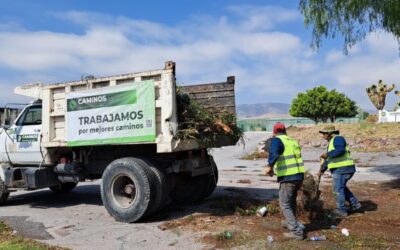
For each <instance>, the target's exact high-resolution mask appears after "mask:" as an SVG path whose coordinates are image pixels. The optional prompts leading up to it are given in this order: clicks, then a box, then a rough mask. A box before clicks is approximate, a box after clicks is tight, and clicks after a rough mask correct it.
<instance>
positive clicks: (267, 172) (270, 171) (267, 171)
mask: <svg viewBox="0 0 400 250" xmlns="http://www.w3.org/2000/svg"><path fill="white" fill-rule="evenodd" d="M263 173H264V175H269V176H271V177H272V176H273V175H274V170H273V168H272V167H271V166H266V167H265V168H264V172H263Z"/></svg>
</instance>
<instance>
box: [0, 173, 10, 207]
mask: <svg viewBox="0 0 400 250" xmlns="http://www.w3.org/2000/svg"><path fill="white" fill-rule="evenodd" d="M9 195H10V192H7V188H6V185H5V183H4V181H3V180H2V179H1V177H0V205H3V204H4V203H5V202H6V200H7V198H8V196H9Z"/></svg>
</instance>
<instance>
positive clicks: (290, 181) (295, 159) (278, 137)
mask: <svg viewBox="0 0 400 250" xmlns="http://www.w3.org/2000/svg"><path fill="white" fill-rule="evenodd" d="M273 132H274V137H273V138H272V141H271V146H270V148H269V157H268V166H267V167H266V168H265V170H264V174H265V175H270V176H273V173H274V172H275V174H276V176H277V177H278V182H279V205H280V207H281V210H282V213H283V215H284V216H285V219H286V221H283V223H282V226H283V227H284V228H286V229H288V230H290V232H289V233H284V236H285V237H288V238H293V239H297V240H303V239H304V238H305V236H304V228H305V227H304V225H303V224H301V223H300V222H299V221H297V219H296V198H297V192H298V191H299V190H300V188H301V185H302V182H303V180H304V164H303V160H302V158H301V148H300V146H299V144H298V143H297V141H295V140H293V139H292V138H290V137H289V136H287V135H286V128H285V125H283V124H282V123H276V124H275V126H274V129H273Z"/></svg>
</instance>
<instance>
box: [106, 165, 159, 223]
mask: <svg viewBox="0 0 400 250" xmlns="http://www.w3.org/2000/svg"><path fill="white" fill-rule="evenodd" d="M153 185H154V176H153V173H152V172H151V170H150V169H149V168H148V166H146V165H144V161H143V160H141V159H136V158H122V159H118V160H115V161H113V162H111V163H110V164H109V165H108V166H107V168H106V169H105V170H104V173H103V177H102V184H101V199H102V200H103V203H104V206H105V208H106V210H107V211H108V213H109V214H110V215H111V216H112V217H114V218H115V219H116V220H117V221H121V222H128V223H130V222H136V221H138V220H139V219H141V218H142V217H143V216H144V215H145V213H146V211H147V210H148V209H149V205H150V201H151V187H152V186H153Z"/></svg>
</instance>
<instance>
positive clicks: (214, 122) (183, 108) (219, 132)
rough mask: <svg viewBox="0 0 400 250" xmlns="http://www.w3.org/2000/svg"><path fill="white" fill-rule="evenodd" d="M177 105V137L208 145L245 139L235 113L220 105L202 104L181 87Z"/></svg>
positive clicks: (231, 143)
mask: <svg viewBox="0 0 400 250" xmlns="http://www.w3.org/2000/svg"><path fill="white" fill-rule="evenodd" d="M177 106H178V133H177V134H176V136H175V137H176V138H177V139H194V140H196V141H198V142H199V143H201V144H202V145H205V146H208V147H212V146H215V145H221V144H229V145H234V144H236V142H237V141H238V140H239V139H243V131H242V130H241V129H240V128H239V127H238V126H237V123H236V116H235V114H233V113H231V112H229V111H226V110H224V109H222V108H220V107H213V106H205V105H202V104H200V103H198V102H197V101H196V100H193V99H191V98H190V97H189V95H188V94H186V93H183V92H182V91H181V90H180V89H179V88H178V90H177ZM222 140H225V143H223V142H221V141H222Z"/></svg>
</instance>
